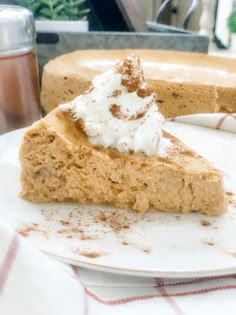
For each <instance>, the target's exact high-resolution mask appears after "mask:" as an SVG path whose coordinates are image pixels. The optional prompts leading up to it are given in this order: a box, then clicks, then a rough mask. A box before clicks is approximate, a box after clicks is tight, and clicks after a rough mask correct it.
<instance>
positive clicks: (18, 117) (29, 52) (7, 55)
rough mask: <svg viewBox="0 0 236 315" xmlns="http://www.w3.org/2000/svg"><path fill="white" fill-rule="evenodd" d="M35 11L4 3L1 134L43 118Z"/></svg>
mask: <svg viewBox="0 0 236 315" xmlns="http://www.w3.org/2000/svg"><path fill="white" fill-rule="evenodd" d="M35 40H36V32H35V25H34V18H33V14H32V13H31V12H30V11H29V10H27V9H25V8H23V7H19V6H13V5H0V134H2V133H5V132H8V131H11V130H14V129H18V128H21V127H25V126H29V125H31V124H32V123H33V122H34V121H35V120H38V119H40V118H41V107H40V97H39V94H40V92H39V79H38V61H37V52H36V41H35Z"/></svg>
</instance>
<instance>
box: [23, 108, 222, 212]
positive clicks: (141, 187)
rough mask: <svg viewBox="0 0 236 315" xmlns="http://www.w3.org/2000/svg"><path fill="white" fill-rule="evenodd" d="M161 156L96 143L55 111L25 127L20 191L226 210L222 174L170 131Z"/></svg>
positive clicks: (142, 207)
mask: <svg viewBox="0 0 236 315" xmlns="http://www.w3.org/2000/svg"><path fill="white" fill-rule="evenodd" d="M164 138H165V139H166V140H167V141H168V140H169V141H171V146H170V147H168V148H167V149H166V150H167V151H166V152H165V153H162V155H161V156H152V157H148V156H146V155H145V154H123V153H119V152H118V151H117V150H116V149H105V148H103V147H96V146H94V145H92V144H90V143H89V142H88V139H87V136H86V134H85V133H84V132H83V131H82V130H81V129H80V128H78V126H76V124H75V123H74V122H72V120H71V118H70V116H69V113H66V112H62V111H60V109H56V110H54V111H53V112H52V113H50V114H49V115H47V116H46V118H44V119H42V120H40V121H39V122H36V123H35V124H34V125H33V126H32V127H31V128H29V129H28V131H27V132H26V134H25V136H24V139H23V142H22V145H21V149H20V162H21V184H22V192H21V196H22V197H23V198H25V199H27V200H30V201H33V202H53V201H73V202H79V203H84V204H87V203H95V204H109V205H113V206H116V207H120V208H124V209H132V210H137V211H140V212H145V211H147V210H151V209H159V210H162V211H171V212H191V211H198V212H201V213H205V214H207V215H219V214H223V213H225V212H226V211H227V198H226V195H225V192H224V187H223V179H222V174H221V173H220V172H219V171H218V170H216V169H215V168H214V167H213V166H212V165H210V163H209V162H208V161H206V160H205V159H204V158H202V157H200V156H199V155H198V154H197V153H195V152H193V151H192V150H191V149H189V148H188V147H186V146H185V145H184V144H183V143H182V142H180V141H179V140H178V139H176V138H175V137H173V136H172V135H170V134H168V133H167V132H164Z"/></svg>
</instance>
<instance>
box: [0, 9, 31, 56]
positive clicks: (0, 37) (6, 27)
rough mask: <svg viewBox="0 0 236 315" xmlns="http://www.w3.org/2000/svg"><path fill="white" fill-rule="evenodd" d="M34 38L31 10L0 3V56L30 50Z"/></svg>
mask: <svg viewBox="0 0 236 315" xmlns="http://www.w3.org/2000/svg"><path fill="white" fill-rule="evenodd" d="M35 39H36V32H35V24H34V17H33V14H32V12H31V11H29V10H27V9H25V8H23V7H20V6H15V5H0V56H7V55H12V54H18V53H24V52H27V51H30V50H31V49H32V48H33V47H34V45H35Z"/></svg>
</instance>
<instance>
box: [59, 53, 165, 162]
mask: <svg viewBox="0 0 236 315" xmlns="http://www.w3.org/2000/svg"><path fill="white" fill-rule="evenodd" d="M155 99H156V94H155V93H151V92H150V91H149V90H148V89H147V88H146V83H145V80H144V76H143V70H142V67H141V63H140V60H139V58H138V57H137V56H134V55H131V56H128V57H127V58H126V59H124V60H121V61H119V62H118V63H116V65H115V66H114V68H112V69H111V70H108V71H107V72H105V73H103V74H101V75H98V76H96V77H95V78H94V80H93V85H92V87H91V88H90V89H89V90H88V91H86V92H85V93H84V94H82V95H80V96H79V97H77V98H75V99H74V100H73V101H72V102H71V103H69V104H63V105H61V106H60V107H61V109H62V110H70V111H71V112H72V116H73V119H74V120H77V121H78V122H79V123H80V126H81V127H82V128H83V130H84V132H85V133H86V134H87V136H88V139H89V141H90V142H91V143H92V144H94V145H100V146H103V147H105V148H109V147H111V148H116V149H117V150H119V151H120V152H124V153H131V152H136V153H137V152H143V153H145V154H147V155H149V156H151V155H155V154H157V153H158V149H159V145H160V142H161V139H162V126H163V122H164V117H163V116H162V115H161V114H160V113H159V112H158V107H157V104H156V101H155Z"/></svg>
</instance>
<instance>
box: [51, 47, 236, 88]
mask: <svg viewBox="0 0 236 315" xmlns="http://www.w3.org/2000/svg"><path fill="white" fill-rule="evenodd" d="M130 54H136V55H138V56H140V58H141V60H142V65H143V69H144V75H145V77H146V78H147V79H149V80H152V79H153V80H163V81H171V82H184V83H186V82H189V83H191V82H194V83H200V84H211V85H212V84H213V85H216V86H235V85H236V59H228V58H223V57H216V56H209V55H206V54H199V53H186V52H176V51H162V50H83V51H75V52H73V53H69V54H66V55H62V56H60V57H57V58H56V59H54V60H52V61H50V62H49V63H48V64H47V67H46V69H47V71H48V72H52V73H55V72H56V73H58V74H61V75H63V76H66V75H70V76H73V75H75V76H78V75H79V74H80V75H82V76H83V77H84V78H86V79H88V80H91V79H92V78H93V77H94V76H95V75H96V74H98V73H101V72H103V71H105V70H107V69H108V68H110V67H111V66H112V65H113V64H114V63H115V61H117V59H122V58H125V57H126V56H127V55H130Z"/></svg>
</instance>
